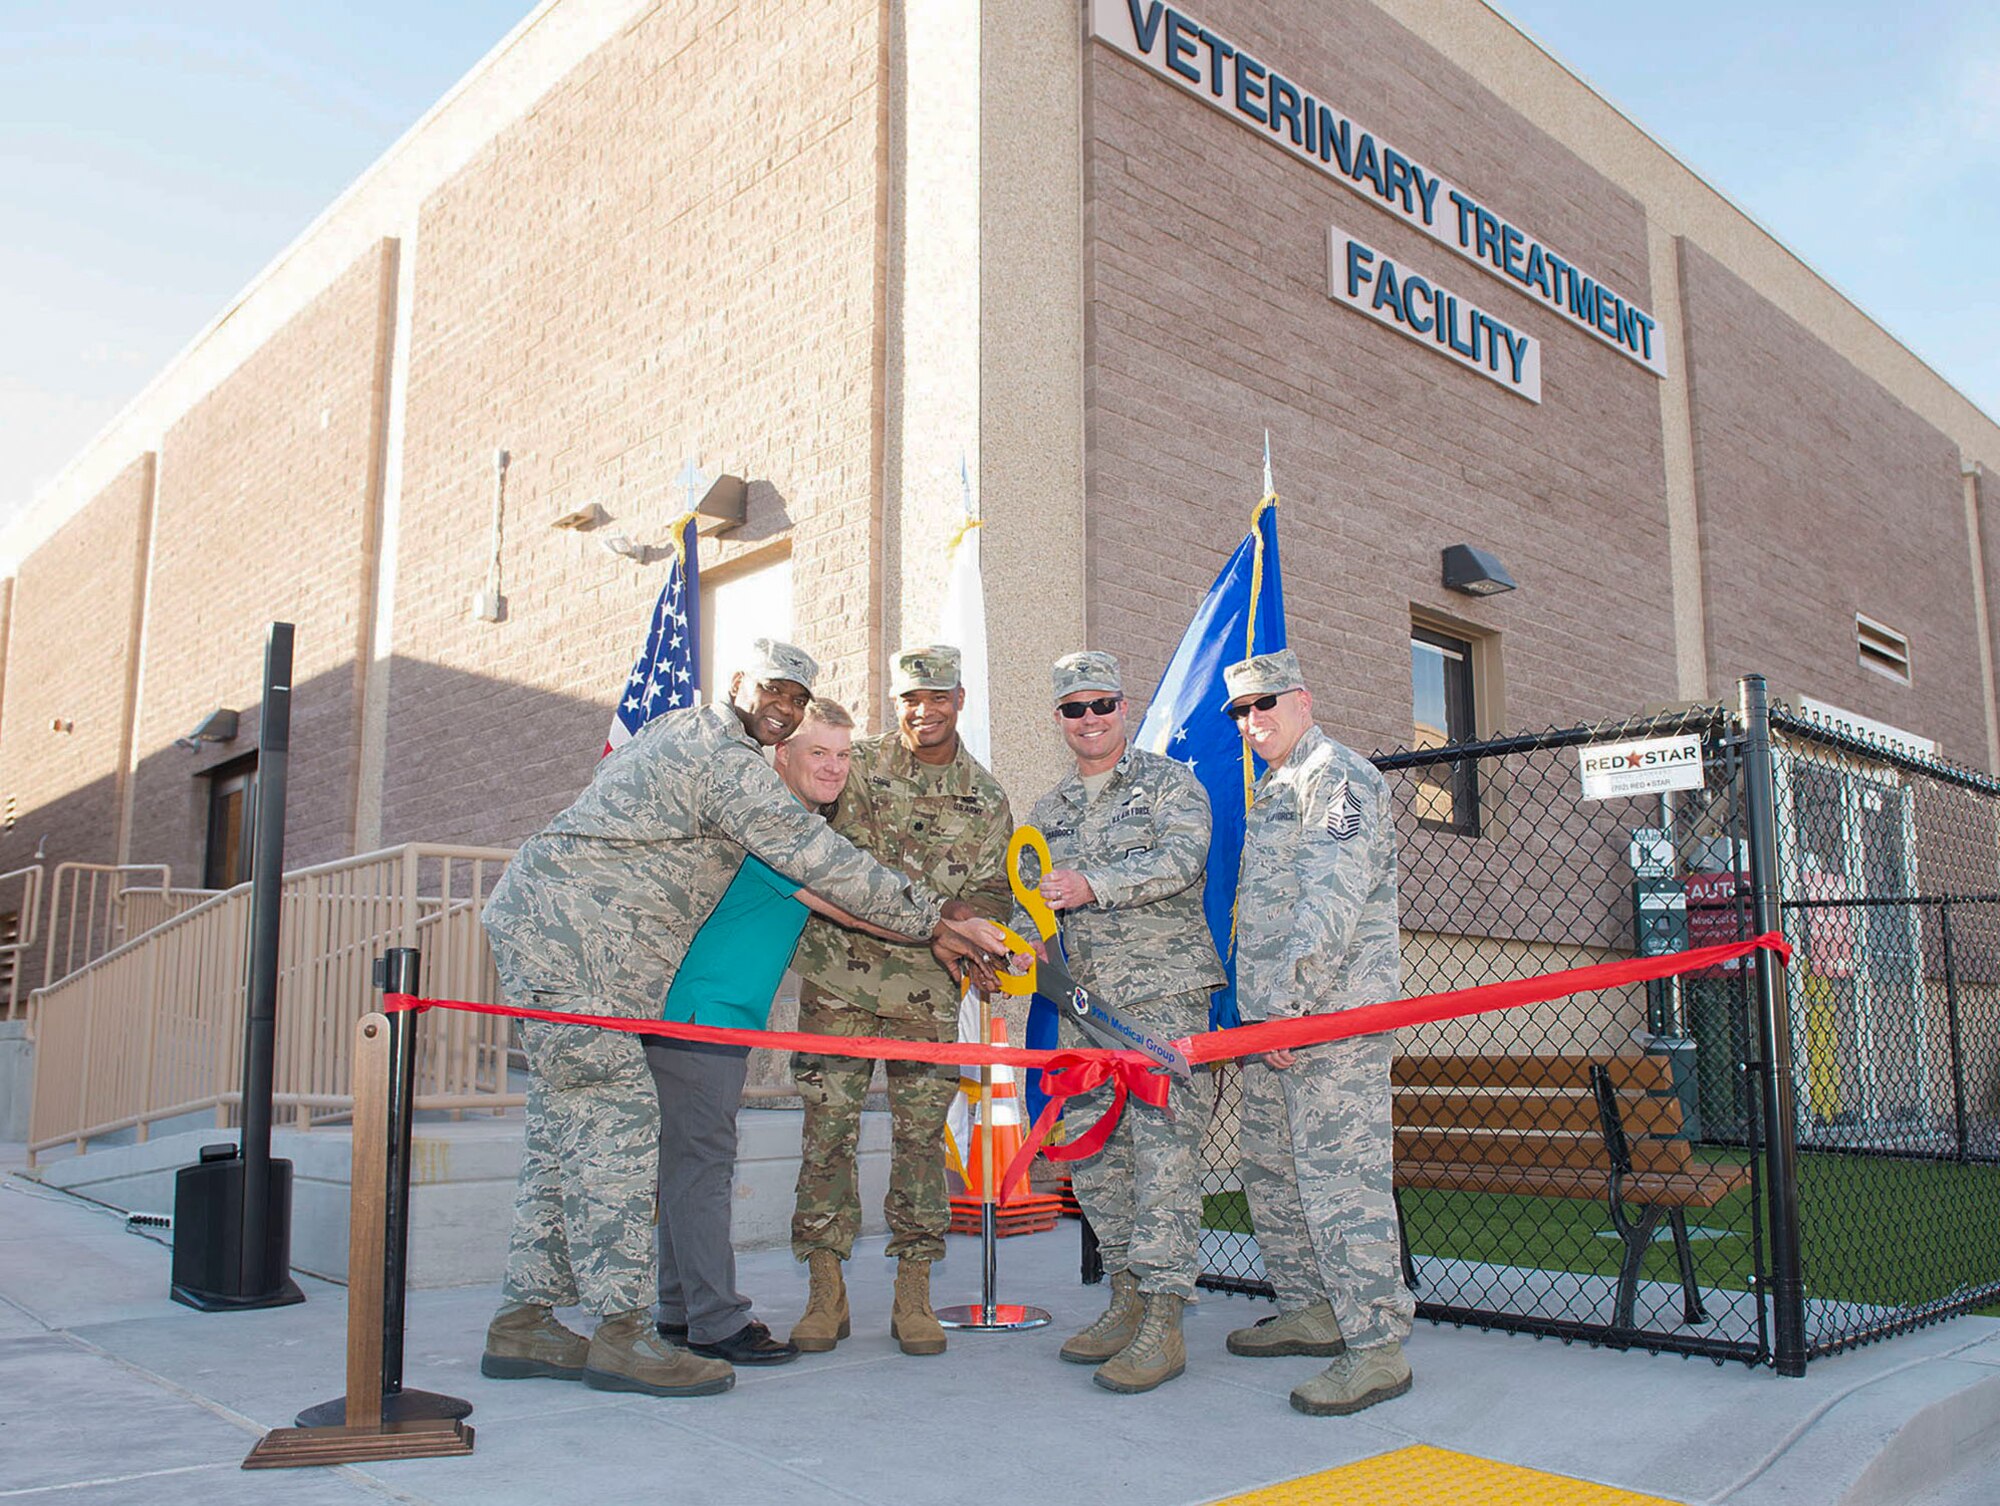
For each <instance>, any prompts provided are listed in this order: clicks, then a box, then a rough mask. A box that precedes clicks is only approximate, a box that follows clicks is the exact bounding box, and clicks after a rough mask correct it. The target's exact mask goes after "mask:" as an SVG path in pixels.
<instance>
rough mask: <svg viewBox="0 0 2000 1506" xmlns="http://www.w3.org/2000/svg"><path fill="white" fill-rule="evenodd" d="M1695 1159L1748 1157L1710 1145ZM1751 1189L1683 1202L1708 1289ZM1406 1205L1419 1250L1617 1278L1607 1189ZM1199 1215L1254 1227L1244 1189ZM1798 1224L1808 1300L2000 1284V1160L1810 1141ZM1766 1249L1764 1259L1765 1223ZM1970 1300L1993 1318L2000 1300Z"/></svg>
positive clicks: (1741, 1245) (1405, 1201)
mask: <svg viewBox="0 0 2000 1506" xmlns="http://www.w3.org/2000/svg"><path fill="white" fill-rule="evenodd" d="M1697 1157H1698V1158H1699V1159H1705V1160H1709V1161H1713V1162H1724V1161H1740V1160H1741V1159H1742V1157H1741V1155H1740V1153H1735V1152H1729V1151H1711V1150H1701V1151H1698V1152H1697ZM1750 1198H1751V1194H1750V1189H1749V1188H1748V1187H1745V1188H1743V1189H1742V1190H1740V1191H1738V1192H1735V1193H1732V1194H1731V1195H1730V1196H1729V1197H1727V1198H1725V1199H1724V1200H1723V1201H1722V1202H1721V1203H1719V1204H1718V1205H1717V1206H1716V1207H1714V1208H1690V1209H1688V1210H1687V1219H1688V1224H1689V1226H1690V1229H1691V1231H1692V1232H1693V1234H1694V1237H1693V1239H1692V1240H1691V1244H1692V1247H1693V1250H1694V1258H1695V1274H1696V1278H1697V1280H1698V1281H1699V1283H1700V1284H1701V1285H1702V1286H1705V1287H1710V1288H1714V1289H1717V1290H1727V1291H1747V1290H1749V1287H1750V1277H1751V1274H1752V1271H1753V1270H1754V1265H1755V1263H1754V1261H1753V1259H1752V1246H1751V1239H1752V1220H1751V1212H1752V1209H1751V1201H1750ZM1402 1205H1403V1215H1404V1219H1405V1226H1406V1228H1407V1230H1408V1235H1409V1239H1410V1244H1411V1247H1412V1249H1413V1250H1414V1251H1415V1253H1416V1254H1418V1255H1428V1256H1441V1257H1445V1258H1449V1259H1456V1260H1470V1261H1480V1262H1484V1263H1487V1264H1493V1265H1509V1266H1522V1267H1528V1268H1532V1269H1540V1270H1552V1271H1576V1272H1582V1273H1585V1274H1595V1275H1602V1276H1616V1275H1617V1274H1618V1266H1619V1261H1620V1259H1621V1257H1622V1255H1623V1252H1624V1245H1623V1243H1622V1242H1621V1241H1620V1240H1618V1239H1617V1238H1615V1237H1605V1236H1609V1235H1610V1234H1611V1218H1610V1214H1609V1212H1608V1211H1607V1210H1606V1208H1605V1205H1604V1203H1603V1202H1602V1201H1601V1200H1600V1201H1596V1202H1583V1201H1581V1200H1577V1199H1570V1198H1541V1197H1514V1196H1508V1195H1504V1194H1495V1193H1474V1192H1439V1191H1434V1190H1431V1189H1428V1188H1410V1189H1406V1190H1405V1191H1404V1192H1403V1194H1402ZM1202 1221H1203V1223H1204V1224H1206V1225H1207V1226H1208V1227H1209V1228H1211V1229H1223V1230H1231V1231H1236V1232H1243V1233H1249V1232H1252V1231H1251V1228H1250V1216H1249V1208H1248V1205H1247V1204H1246V1203H1245V1201H1244V1198H1243V1194H1242V1193H1240V1192H1224V1193H1214V1194H1211V1195H1210V1196H1208V1197H1207V1198H1206V1199H1204V1206H1203V1219H1202ZM1799 1224H1800V1247H1801V1249H1802V1250H1803V1252H1804V1268H1805V1284H1806V1295H1807V1296H1808V1297H1812V1298H1816V1299H1821V1300H1827V1301H1842V1302H1853V1303H1862V1304H1867V1305H1871V1306H1884V1307H1915V1306H1920V1305H1923V1304H1926V1303H1931V1302H1937V1301H1941V1300H1945V1299H1948V1298H1950V1297H1952V1296H1953V1295H1954V1294H1955V1293H1959V1292H1963V1291H1966V1290H1989V1291H1990V1290H1993V1289H2000V1167H1996V1166H1959V1165H1955V1164H1952V1163H1950V1162H1938V1161H1914V1160H1902V1159H1897V1158H1893V1157H1886V1156H1854V1155H1827V1154H1823V1153H1814V1152H1806V1153H1803V1154H1801V1155H1800V1157H1799ZM1661 1227H1662V1228H1663V1229H1664V1228H1665V1223H1664V1221H1662V1226H1661ZM1766 1247H1767V1248H1766V1258H1767V1260H1768V1233H1767V1234H1766ZM1644 1276H1645V1277H1646V1279H1649V1280H1657V1281H1669V1282H1677V1281H1678V1280H1679V1279H1680V1276H1679V1268H1678V1266H1677V1264H1676V1262H1675V1259H1674V1247H1673V1242H1672V1240H1671V1239H1670V1238H1661V1239H1658V1240H1657V1241H1656V1242H1655V1243H1654V1245H1653V1247H1652V1248H1651V1249H1650V1250H1649V1251H1648V1252H1647V1255H1646V1264H1645V1267H1644ZM1976 1310H1977V1311H1980V1312H1984V1313H1988V1314H1991V1315H1994V1316H2000V1303H1995V1304H1993V1305H1991V1306H1986V1307H1981V1308H1978V1309H1976Z"/></svg>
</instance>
